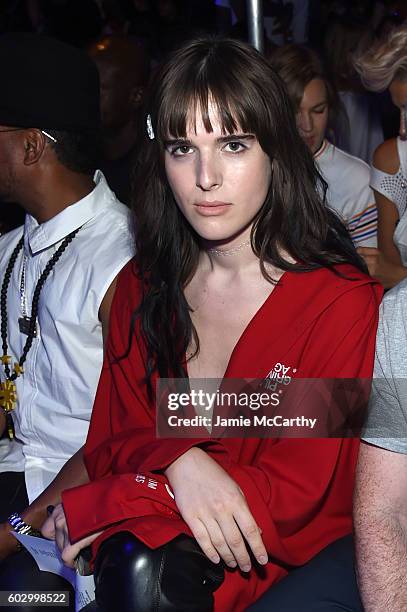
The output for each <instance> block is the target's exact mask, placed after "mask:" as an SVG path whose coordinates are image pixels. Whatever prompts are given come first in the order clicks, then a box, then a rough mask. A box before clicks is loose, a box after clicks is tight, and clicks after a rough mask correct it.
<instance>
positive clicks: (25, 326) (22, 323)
mask: <svg viewBox="0 0 407 612" xmlns="http://www.w3.org/2000/svg"><path fill="white" fill-rule="evenodd" d="M30 325H31V317H20V318H19V319H18V327H19V328H20V333H21V334H25V335H26V336H28V334H29V333H30ZM36 337H37V325H36V326H35V327H34V338H36Z"/></svg>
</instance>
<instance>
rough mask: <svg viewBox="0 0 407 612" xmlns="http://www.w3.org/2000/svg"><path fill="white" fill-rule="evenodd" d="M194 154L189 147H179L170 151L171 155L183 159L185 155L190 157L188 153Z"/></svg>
mask: <svg viewBox="0 0 407 612" xmlns="http://www.w3.org/2000/svg"><path fill="white" fill-rule="evenodd" d="M191 152H192V147H190V146H189V145H180V146H178V147H173V148H172V149H170V153H171V155H173V156H174V157H183V156H184V155H188V153H191Z"/></svg>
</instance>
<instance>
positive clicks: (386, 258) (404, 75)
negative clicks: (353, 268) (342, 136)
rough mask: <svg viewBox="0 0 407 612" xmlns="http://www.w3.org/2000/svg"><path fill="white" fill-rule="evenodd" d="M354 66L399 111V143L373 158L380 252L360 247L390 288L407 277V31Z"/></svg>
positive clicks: (394, 35) (372, 269)
mask: <svg viewBox="0 0 407 612" xmlns="http://www.w3.org/2000/svg"><path fill="white" fill-rule="evenodd" d="M355 67H356V69H357V70H358V72H359V74H360V75H361V77H362V81H363V83H364V85H365V87H366V88H367V89H370V90H371V91H384V90H385V89H387V88H388V89H389V92H390V95H391V98H392V100H393V103H394V104H395V105H396V106H397V107H398V108H399V109H400V131H399V136H398V137H397V138H391V139H390V140H386V141H385V142H384V143H383V144H381V145H380V146H379V147H378V148H377V149H376V151H375V153H374V155H373V166H372V173H371V186H372V187H373V190H374V194H375V198H376V204H377V208H378V215H379V218H378V248H377V249H375V248H361V249H359V253H360V255H362V257H363V258H364V260H365V261H366V264H367V266H368V268H369V272H370V274H371V275H372V276H374V277H376V278H377V279H378V280H380V282H381V283H382V284H383V285H384V287H385V288H387V289H389V288H391V287H394V286H395V285H397V283H399V282H400V281H401V280H403V279H404V278H407V131H406V110H407V26H401V27H399V28H397V29H395V30H393V31H392V32H391V33H390V34H389V35H388V36H387V37H386V39H385V40H382V41H378V42H377V43H376V44H375V45H374V46H373V47H371V49H370V50H369V51H368V52H366V53H364V55H363V56H361V57H359V58H358V59H356V60H355Z"/></svg>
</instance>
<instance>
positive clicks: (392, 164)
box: [373, 138, 400, 174]
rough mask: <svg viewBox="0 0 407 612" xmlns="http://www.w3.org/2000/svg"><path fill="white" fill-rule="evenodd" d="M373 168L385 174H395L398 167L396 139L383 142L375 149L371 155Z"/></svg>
mask: <svg viewBox="0 0 407 612" xmlns="http://www.w3.org/2000/svg"><path fill="white" fill-rule="evenodd" d="M373 166H374V167H375V168H377V169H378V170H381V171H382V172H386V173H387V174H396V172H397V171H398V169H399V167H400V160H399V155H398V152H397V139H396V138H390V139H389V140H385V141H384V142H383V143H382V144H381V145H379V146H378V147H377V149H376V151H375V152H374V154H373Z"/></svg>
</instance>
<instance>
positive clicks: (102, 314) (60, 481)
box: [0, 280, 116, 561]
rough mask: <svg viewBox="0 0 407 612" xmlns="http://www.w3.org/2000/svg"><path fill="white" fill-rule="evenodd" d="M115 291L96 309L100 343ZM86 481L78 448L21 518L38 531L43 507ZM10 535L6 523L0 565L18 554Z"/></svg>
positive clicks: (0, 531)
mask: <svg viewBox="0 0 407 612" xmlns="http://www.w3.org/2000/svg"><path fill="white" fill-rule="evenodd" d="M115 288H116V280H113V282H112V283H111V285H110V287H109V289H108V290H107V292H106V294H105V296H104V298H103V300H102V302H101V305H100V308H99V319H100V321H101V323H102V334H103V341H104V343H105V342H106V338H107V335H108V330H109V316H110V307H111V304H112V300H113V295H114V292H115ZM0 425H1V422H0ZM88 481H89V477H88V473H87V470H86V467H85V464H84V461H83V448H80V449H79V450H78V451H77V452H76V453H75V454H74V455H73V456H72V457H71V458H70V459H69V460H68V461H67V462H66V463H65V465H64V466H63V468H62V469H61V470H60V472H59V474H57V476H56V477H55V478H54V480H53V481H52V482H51V484H50V485H49V486H48V487H47V488H46V489H45V490H44V491H43V492H42V493H41V494H40V495H39V496H38V497H37V498H36V499H35V500H34V501H33V502H32V503H31V504H30V505H29V506H28V507H27V508H26V509H25V510H24V511H23V512H21V514H20V516H21V518H22V519H23V520H24V521H25V522H26V523H28V524H29V525H31V526H32V527H34V528H35V529H39V528H40V527H41V525H42V524H43V523H44V521H45V520H46V518H47V506H50V505H52V506H56V505H57V504H58V503H59V502H60V501H61V493H62V491H64V490H65V489H69V488H71V487H75V486H80V485H82V484H85V483H86V482H88ZM11 531H12V529H11V526H10V525H9V523H8V522H5V523H1V524H0V561H1V560H3V559H5V558H6V557H7V556H8V555H9V554H12V553H13V552H17V550H18V545H17V540H16V539H15V538H14V536H13V535H11Z"/></svg>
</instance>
